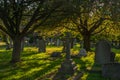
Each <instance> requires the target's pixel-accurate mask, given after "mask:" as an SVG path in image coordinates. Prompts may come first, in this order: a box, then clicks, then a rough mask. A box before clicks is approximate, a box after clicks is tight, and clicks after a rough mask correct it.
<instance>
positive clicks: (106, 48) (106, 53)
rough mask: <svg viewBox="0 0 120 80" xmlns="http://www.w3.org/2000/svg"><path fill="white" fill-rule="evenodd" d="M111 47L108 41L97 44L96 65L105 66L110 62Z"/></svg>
mask: <svg viewBox="0 0 120 80" xmlns="http://www.w3.org/2000/svg"><path fill="white" fill-rule="evenodd" d="M110 53H111V46H110V44H109V42H108V41H106V40H101V41H99V42H98V43H97V44H96V49H95V63H97V64H105V63H109V62H110Z"/></svg>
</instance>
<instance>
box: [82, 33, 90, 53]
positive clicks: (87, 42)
mask: <svg viewBox="0 0 120 80" xmlns="http://www.w3.org/2000/svg"><path fill="white" fill-rule="evenodd" d="M83 41H84V43H83V48H84V49H86V51H90V34H88V35H83Z"/></svg>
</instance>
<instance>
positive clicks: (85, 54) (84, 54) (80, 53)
mask: <svg viewBox="0 0 120 80" xmlns="http://www.w3.org/2000/svg"><path fill="white" fill-rule="evenodd" d="M78 56H81V57H82V56H84V57H85V56H87V52H86V50H85V49H84V48H82V49H81V50H80V52H79V54H78Z"/></svg>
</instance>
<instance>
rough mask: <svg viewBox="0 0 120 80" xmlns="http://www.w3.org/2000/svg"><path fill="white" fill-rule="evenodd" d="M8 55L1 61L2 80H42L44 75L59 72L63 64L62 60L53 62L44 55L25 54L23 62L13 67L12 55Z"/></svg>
mask: <svg viewBox="0 0 120 80" xmlns="http://www.w3.org/2000/svg"><path fill="white" fill-rule="evenodd" d="M5 53H6V51H5V52H4V54H5ZM6 55H7V57H5V59H3V58H4V56H5V55H4V56H2V57H1V59H0V62H1V63H0V80H35V79H37V80H41V78H42V77H43V75H46V74H47V73H50V72H51V71H54V70H57V68H58V66H59V65H60V64H61V62H62V59H60V58H58V59H54V60H53V59H51V58H50V57H49V56H46V55H45V54H44V53H43V54H36V53H33V52H28V53H26V52H24V53H23V55H22V57H23V61H22V62H20V63H16V64H15V65H13V64H10V63H9V59H10V55H8V53H7V54H6ZM0 56H1V55H0ZM31 56H32V57H31ZM27 57H28V59H27ZM29 57H31V58H29ZM8 58H9V59H8ZM3 61H4V62H3ZM3 73H4V74H3ZM44 79H45V77H44Z"/></svg>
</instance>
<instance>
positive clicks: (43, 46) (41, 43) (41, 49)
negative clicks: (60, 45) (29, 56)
mask: <svg viewBox="0 0 120 80" xmlns="http://www.w3.org/2000/svg"><path fill="white" fill-rule="evenodd" d="M38 52H46V44H45V40H44V39H43V37H42V36H39V39H38Z"/></svg>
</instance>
